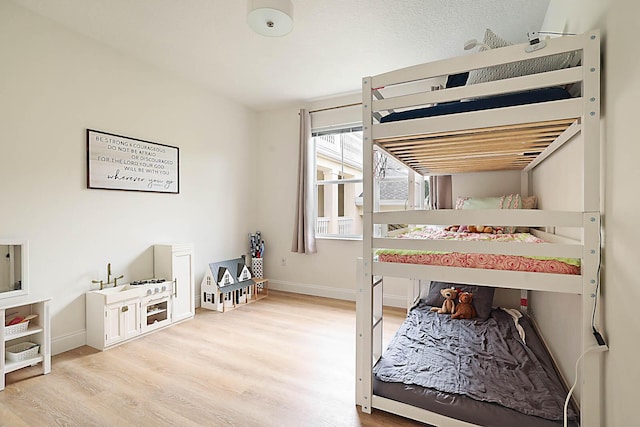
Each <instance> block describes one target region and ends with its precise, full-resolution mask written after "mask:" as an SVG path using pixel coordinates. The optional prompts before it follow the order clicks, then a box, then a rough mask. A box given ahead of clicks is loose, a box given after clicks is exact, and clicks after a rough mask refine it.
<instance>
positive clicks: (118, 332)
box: [104, 304, 124, 346]
mask: <svg viewBox="0 0 640 427" xmlns="http://www.w3.org/2000/svg"><path fill="white" fill-rule="evenodd" d="M122 307H123V305H122V304H111V305H107V306H105V307H104V314H105V319H104V332H105V340H104V344H105V346H108V345H111V344H115V343H117V342H120V341H122V340H123V339H124V328H121V327H120V324H121V321H120V312H121V310H122Z"/></svg>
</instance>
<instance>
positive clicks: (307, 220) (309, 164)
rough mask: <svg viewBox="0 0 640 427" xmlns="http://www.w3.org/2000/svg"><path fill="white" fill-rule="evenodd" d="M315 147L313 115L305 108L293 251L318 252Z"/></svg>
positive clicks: (302, 118)
mask: <svg viewBox="0 0 640 427" xmlns="http://www.w3.org/2000/svg"><path fill="white" fill-rule="evenodd" d="M312 148H313V147H311V116H310V114H309V112H308V111H307V110H305V109H301V110H300V140H299V155H298V187H297V193H296V214H295V223H294V230H293V242H292V244H291V252H297V253H301V254H314V253H316V236H315V224H314V221H315V215H314V212H313V204H314V203H313V202H314V196H313V195H314V188H313V184H314V175H315V171H314V170H313V164H314V162H313V159H314V153H313V149H312Z"/></svg>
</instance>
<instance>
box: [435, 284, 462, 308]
mask: <svg viewBox="0 0 640 427" xmlns="http://www.w3.org/2000/svg"><path fill="white" fill-rule="evenodd" d="M440 295H442V296H443V297H444V302H443V303H442V307H441V308H438V307H432V308H431V311H435V312H437V313H439V314H446V313H451V314H453V313H454V312H455V311H456V297H457V296H458V291H457V290H456V289H455V288H444V289H440Z"/></svg>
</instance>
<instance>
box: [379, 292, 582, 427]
mask: <svg viewBox="0 0 640 427" xmlns="http://www.w3.org/2000/svg"><path fill="white" fill-rule="evenodd" d="M449 286H454V287H456V288H458V289H459V290H460V291H464V290H469V291H473V292H474V293H475V296H477V298H475V303H474V308H475V311H476V313H475V314H476V316H474V317H473V318H470V319H454V318H452V317H451V314H439V313H438V312H434V311H432V308H433V307H434V306H435V308H436V309H437V308H439V307H440V308H441V305H442V302H443V301H444V298H443V297H442V296H441V295H440V290H441V289H447V288H448V287H449ZM493 291H494V289H493V288H486V287H481V286H469V287H466V285H459V284H457V285H451V284H444V283H440V282H433V283H432V285H431V288H430V291H429V295H427V297H426V298H425V299H423V300H421V301H420V302H419V303H418V304H417V305H416V306H415V307H414V308H412V309H411V310H410V312H409V314H408V316H407V318H406V320H405V322H404V323H403V325H402V326H401V327H400V329H399V330H398V331H397V332H396V334H395V336H394V337H393V339H392V340H391V343H390V344H389V347H388V348H387V350H386V351H385V352H384V354H383V355H382V357H381V358H380V359H379V361H378V362H377V364H376V365H375V367H374V369H373V373H374V375H373V399H372V404H373V407H379V408H380V409H385V410H391V411H392V412H396V411H393V406H394V404H395V403H394V402H402V403H405V404H408V405H411V406H413V407H417V408H422V409H424V410H426V411H429V412H431V413H436V414H440V415H441V416H444V417H447V418H452V419H456V420H460V421H463V422H466V423H469V424H471V425H480V426H495V427H507V426H509V427H511V426H519V427H553V426H556V427H557V426H562V425H563V413H564V402H565V398H566V395H567V394H566V389H565V387H564V385H563V382H562V381H561V379H560V377H559V375H558V373H557V371H556V369H555V367H554V364H553V362H552V359H551V356H550V355H549V353H548V351H547V350H546V348H545V346H544V345H543V343H542V341H541V339H540V337H539V336H538V335H537V333H536V331H535V329H534V328H533V327H532V325H531V323H530V322H529V320H528V319H527V318H526V317H525V316H523V315H522V314H520V312H518V311H516V310H504V309H492V308H491V304H492V300H493ZM390 401H393V402H390ZM376 402H379V403H380V406H379V405H378V404H376ZM576 414H577V411H576V410H575V408H573V407H572V406H569V410H568V420H569V423H568V425H571V426H576V425H578V421H577V415H576ZM430 422H434V421H430Z"/></svg>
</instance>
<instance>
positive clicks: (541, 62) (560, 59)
mask: <svg viewBox="0 0 640 427" xmlns="http://www.w3.org/2000/svg"><path fill="white" fill-rule="evenodd" d="M484 44H486V45H487V46H489V48H491V49H497V48H501V47H505V46H510V45H511V43H509V42H507V41H505V40H503V39H502V38H500V37H499V36H497V35H496V34H495V33H494V32H493V31H491V30H490V29H488V28H487V30H486V31H485V33H484ZM480 50H486V48H485V47H484V46H482V47H480ZM573 56H574V54H573V52H570V53H559V54H557V55H550V56H543V57H540V58H532V59H527V60H525V61H518V62H511V63H509V64H502V65H495V66H493V67H488V68H480V69H478V70H471V71H470V72H469V79H468V80H467V85H472V84H476V83H484V82H491V81H494V80H502V79H508V78H511V77H520V76H527V75H529V74H538V73H544V72H547V71H553V70H560V69H563V68H567V67H568V66H569V64H570V63H571V60H572V58H573Z"/></svg>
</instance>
